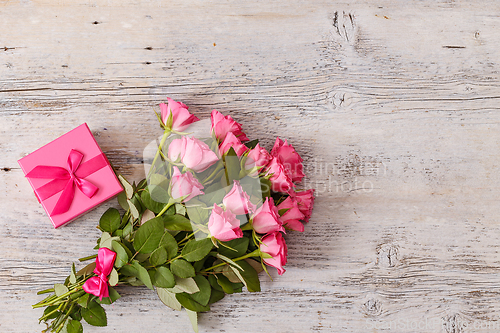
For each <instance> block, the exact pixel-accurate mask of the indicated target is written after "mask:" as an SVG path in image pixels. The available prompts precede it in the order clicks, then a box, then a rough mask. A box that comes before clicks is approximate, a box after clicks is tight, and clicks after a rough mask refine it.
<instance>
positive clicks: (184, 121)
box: [160, 97, 200, 132]
mask: <svg viewBox="0 0 500 333" xmlns="http://www.w3.org/2000/svg"><path fill="white" fill-rule="evenodd" d="M167 101H168V104H165V103H161V104H160V110H161V121H162V122H163V125H166V123H167V120H168V116H169V115H170V113H172V121H173V122H172V128H171V129H172V130H174V131H177V132H182V131H183V130H185V129H186V128H188V126H189V125H191V124H192V123H194V122H195V121H198V120H200V119H198V118H197V117H196V116H195V115H192V114H191V113H189V111H188V107H187V106H186V105H185V104H184V103H182V102H176V101H174V100H173V99H171V98H168V97H167Z"/></svg>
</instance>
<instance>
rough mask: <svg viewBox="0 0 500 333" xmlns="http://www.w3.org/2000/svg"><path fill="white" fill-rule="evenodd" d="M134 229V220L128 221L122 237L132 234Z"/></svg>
mask: <svg viewBox="0 0 500 333" xmlns="http://www.w3.org/2000/svg"><path fill="white" fill-rule="evenodd" d="M132 231H134V226H133V224H132V222H128V223H127V224H126V225H125V227H124V228H123V235H122V237H127V236H128V235H130V234H131V233H132Z"/></svg>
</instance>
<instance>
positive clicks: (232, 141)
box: [219, 132, 248, 157]
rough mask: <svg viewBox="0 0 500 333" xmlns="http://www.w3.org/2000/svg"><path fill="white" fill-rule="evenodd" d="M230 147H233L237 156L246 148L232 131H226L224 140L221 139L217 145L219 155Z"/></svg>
mask: <svg viewBox="0 0 500 333" xmlns="http://www.w3.org/2000/svg"><path fill="white" fill-rule="evenodd" d="M231 147H232V148H233V149H234V151H235V152H236V155H238V157H240V156H241V155H243V154H244V153H245V152H246V151H247V150H248V147H247V146H245V145H244V144H242V143H241V141H240V139H238V138H237V137H236V136H234V134H233V133H231V132H229V133H227V135H226V138H225V139H224V141H222V143H221V144H220V146H219V152H220V154H221V155H224V154H226V153H227V152H228V151H229V149H230V148H231Z"/></svg>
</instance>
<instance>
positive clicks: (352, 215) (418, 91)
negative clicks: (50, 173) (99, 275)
mask: <svg viewBox="0 0 500 333" xmlns="http://www.w3.org/2000/svg"><path fill="white" fill-rule="evenodd" d="M499 10H500V4H499V3H498V2H496V1H482V2H481V3H478V2H466V1H421V2H418V3H398V2H395V1H389V0H386V1H380V2H378V3H376V4H375V3H370V2H368V1H352V2H330V1H309V2H306V3H303V2H300V1H287V2H286V3H285V2H281V3H267V2H264V1H255V2H245V1H233V2H229V3H228V2H222V1H219V2H211V3H205V2H203V1H169V2H168V3H166V2H161V1H155V2H142V1H132V2H128V3H123V2H122V1H112V0H109V1H96V2H88V1H80V2H78V1H75V2H69V1H49V0H45V1H32V2H21V3H18V2H13V1H0V117H1V118H0V149H1V151H2V153H3V154H2V156H1V157H0V179H1V181H0V210H1V211H2V213H3V214H2V216H3V217H2V219H0V242H1V244H2V245H3V250H4V255H3V257H2V259H0V290H1V291H2V293H1V294H2V296H0V297H1V298H0V300H1V301H0V330H1V331H2V332H28V331H29V332H34V331H37V330H41V329H42V326H39V325H38V323H37V318H38V316H39V315H40V313H41V311H36V310H31V304H33V303H35V302H36V301H37V300H39V297H37V296H36V295H35V293H34V291H35V290H38V289H42V288H46V287H49V286H50V285H51V284H53V283H55V282H58V281H60V280H61V279H63V278H64V277H65V276H66V275H67V274H68V273H69V269H70V265H71V263H72V262H74V261H76V260H77V258H79V257H83V256H85V255H88V254H90V253H91V252H92V247H93V246H94V244H95V239H96V238H97V237H98V234H99V233H98V231H97V230H96V229H95V226H96V224H97V220H98V219H99V216H100V215H101V214H102V213H103V212H104V211H105V209H106V208H107V207H109V206H117V204H116V202H115V201H111V202H110V203H109V204H106V205H103V206H101V207H99V208H97V209H96V210H94V211H92V212H90V213H89V214H87V215H85V216H84V217H82V218H80V219H79V220H78V221H76V222H74V223H72V224H70V225H68V226H67V227H64V228H62V229H60V230H54V229H52V226H51V225H50V223H49V221H48V219H47V218H46V217H45V215H44V212H43V209H42V208H41V207H40V206H39V204H38V203H37V202H36V199H35V198H34V197H33V196H32V195H31V189H30V187H29V184H28V183H27V182H26V181H25V179H24V177H23V175H22V172H21V170H20V169H19V168H18V166H17V163H16V161H17V159H19V158H21V157H22V156H24V155H26V154H28V153H30V152H31V151H33V150H35V149H37V148H38V147H40V146H41V145H42V144H45V143H47V142H49V141H50V140H52V139H54V138H56V137H57V136H59V135H61V134H63V133H64V132H66V131H68V130H69V129H71V128H73V127H75V126H77V125H79V124H81V123H82V122H87V123H88V124H89V126H90V128H91V129H92V131H93V132H94V134H95V135H96V139H97V141H98V142H99V144H100V145H101V147H102V148H103V150H104V152H105V153H106V154H107V155H108V157H109V159H110V160H111V162H112V163H113V164H114V165H115V167H116V168H117V169H118V171H119V172H121V173H123V174H124V175H126V176H128V177H130V178H131V179H135V180H138V179H140V178H141V176H142V175H143V164H142V149H143V148H144V147H145V145H146V144H147V143H148V142H150V141H151V140H153V139H154V138H156V136H158V135H159V134H160V130H159V128H158V126H157V124H156V120H155V116H154V114H153V113H152V110H151V109H152V108H153V107H156V105H157V104H158V103H159V102H161V101H163V100H164V99H165V98H166V97H167V96H170V97H173V98H175V99H178V100H182V101H183V102H185V103H186V104H188V105H190V107H191V110H193V112H194V113H195V114H196V115H197V116H199V117H200V118H203V117H208V116H209V114H210V111H211V110H212V109H213V108H216V109H218V110H220V111H222V112H224V113H229V114H231V115H232V116H233V117H234V118H235V119H237V120H238V121H240V122H243V123H244V127H245V130H246V132H247V133H248V134H249V136H251V137H258V138H262V142H263V144H264V145H265V146H267V147H268V148H270V147H271V146H272V143H273V141H274V139H275V137H276V135H280V136H281V137H283V138H288V139H289V140H290V142H292V143H293V144H294V146H295V147H296V148H297V150H298V151H299V153H300V154H301V155H302V156H303V157H304V159H305V166H306V169H307V171H308V175H309V177H308V179H307V181H305V182H304V184H303V186H304V187H313V188H316V190H317V204H316V208H315V212H314V216H313V218H312V219H311V222H310V223H309V224H308V225H307V226H306V231H305V232H304V233H303V234H296V233H293V234H289V235H288V236H287V242H288V244H289V263H288V265H287V272H286V274H285V275H283V276H281V277H278V276H277V275H273V278H274V281H273V282H271V281H270V280H269V279H268V278H266V277H264V278H263V279H264V281H265V282H264V283H263V292H262V293H259V294H249V293H244V294H240V295H232V296H230V297H227V298H226V299H224V300H223V301H222V302H221V303H218V304H216V305H214V306H213V311H212V312H210V313H207V314H204V315H202V316H201V319H200V330H201V331H202V332H222V331H225V332H264V331H275V332H301V331H304V332H308V331H311V332H337V331H344V332H367V331H370V332H382V331H394V332H423V331H425V332H466V331H471V332H475V331H481V332H497V331H498V328H499V327H500V321H499V318H498V312H499V310H500V309H499V308H500V302H499V301H498V274H496V273H497V272H498V270H499V268H500V260H499V259H498V251H499V245H498V239H499V236H500V227H499V224H498V222H499V218H498V216H500V214H499V213H500V208H499V207H500V206H499V205H498V204H497V198H498V197H500V177H499V176H498V173H497V172H496V169H497V168H498V165H500V160H499V155H498V151H499V148H500V135H499V131H498V130H499V123H500V113H499V112H498V109H499V107H498V101H499V99H500V88H499V87H500V77H499V73H498V69H497V68H498V65H499V63H500V52H499V46H498V45H499V43H498V41H499V39H500V35H499V31H500V30H499V26H500V16H499V15H498V13H499ZM120 291H121V292H122V294H123V295H124V297H123V298H122V299H120V301H118V302H117V303H115V304H114V305H113V306H111V307H108V309H109V310H108V318H109V324H110V325H109V326H108V327H106V328H90V327H88V326H86V327H85V329H86V331H91V332H94V331H95V332H102V333H105V332H112V331H113V332H114V331H118V330H122V331H127V332H134V331H151V332H157V331H158V332H159V331H169V332H186V331H188V330H189V329H190V328H189V322H188V320H187V318H186V316H185V315H184V314H183V313H176V312H173V311H170V310H168V309H167V308H165V307H164V306H162V305H161V304H160V302H159V300H158V299H157V297H156V296H155V295H154V294H153V293H152V292H150V291H149V290H147V289H145V288H123V289H121V290H120ZM422 325H424V326H422ZM425 325H427V326H425ZM466 325H469V326H468V328H466V327H465V326H466ZM474 325H476V327H475V326H474ZM481 325H482V326H481ZM488 325H489V326H488Z"/></svg>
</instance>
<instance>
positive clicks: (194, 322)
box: [186, 309, 199, 333]
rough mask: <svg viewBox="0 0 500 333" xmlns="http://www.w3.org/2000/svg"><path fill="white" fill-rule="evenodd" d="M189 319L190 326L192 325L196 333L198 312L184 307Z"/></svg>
mask: <svg viewBox="0 0 500 333" xmlns="http://www.w3.org/2000/svg"><path fill="white" fill-rule="evenodd" d="M186 312H187V315H188V317H189V320H190V321H191V326H193V331H194V333H198V332H199V331H198V313H196V312H194V311H191V310H189V309H186Z"/></svg>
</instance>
